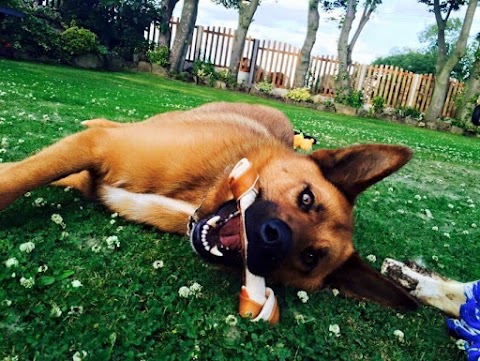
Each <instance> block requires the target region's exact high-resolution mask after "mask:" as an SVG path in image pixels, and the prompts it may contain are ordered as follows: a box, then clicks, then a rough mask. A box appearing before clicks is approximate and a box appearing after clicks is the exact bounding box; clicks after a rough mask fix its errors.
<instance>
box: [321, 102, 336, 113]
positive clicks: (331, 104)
mask: <svg viewBox="0 0 480 361" xmlns="http://www.w3.org/2000/svg"><path fill="white" fill-rule="evenodd" d="M322 104H323V106H324V107H325V110H328V111H329V112H333V111H335V102H334V101H333V99H325V100H324V101H323V102H322Z"/></svg>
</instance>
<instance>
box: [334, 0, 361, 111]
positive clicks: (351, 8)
mask: <svg viewBox="0 0 480 361" xmlns="http://www.w3.org/2000/svg"><path fill="white" fill-rule="evenodd" d="M356 6H357V1H356V0H348V5H347V12H346V14H345V19H344V20H343V25H342V30H341V31H340V37H339V38H338V47H337V51H338V74H337V78H336V79H335V99H337V100H338V101H339V102H340V103H342V102H344V101H345V99H346V98H347V97H348V94H349V92H350V81H349V78H350V77H349V74H348V65H349V64H348V59H349V52H350V50H349V45H348V37H349V35H350V31H351V30H352V23H353V21H354V20H355V13H356Z"/></svg>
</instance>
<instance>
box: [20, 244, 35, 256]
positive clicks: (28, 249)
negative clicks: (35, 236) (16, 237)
mask: <svg viewBox="0 0 480 361" xmlns="http://www.w3.org/2000/svg"><path fill="white" fill-rule="evenodd" d="M18 248H19V249H20V251H22V252H25V253H30V252H32V251H33V250H34V249H35V243H33V242H25V243H22V244H21V245H20V246H19V247H18Z"/></svg>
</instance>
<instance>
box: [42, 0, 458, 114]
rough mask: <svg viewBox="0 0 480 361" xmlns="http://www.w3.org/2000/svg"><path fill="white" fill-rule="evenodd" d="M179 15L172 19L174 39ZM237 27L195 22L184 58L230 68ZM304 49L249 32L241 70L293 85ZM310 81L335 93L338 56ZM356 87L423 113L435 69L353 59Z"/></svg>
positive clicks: (448, 107) (152, 33)
mask: <svg viewBox="0 0 480 361" xmlns="http://www.w3.org/2000/svg"><path fill="white" fill-rule="evenodd" d="M61 1H62V0H36V3H37V4H38V5H43V6H49V7H59V6H60V4H61ZM179 22H180V21H179V18H172V19H171V21H170V27H171V30H172V42H171V44H170V46H171V45H172V43H173V39H174V38H175V34H176V29H177V27H178V25H179ZM159 33H160V31H159V24H156V23H152V24H151V25H150V27H149V28H148V29H146V31H145V39H146V40H148V41H149V42H150V43H152V44H158V41H159ZM234 35H235V30H233V29H231V28H226V27H219V26H211V27H210V26H207V27H204V26H201V25H197V26H195V30H194V33H193V37H192V41H191V43H190V44H189V47H188V51H187V55H186V60H187V61H190V62H193V61H195V60H201V61H208V62H210V63H212V64H213V65H215V66H216V67H218V68H228V66H229V64H230V58H231V53H232V47H233V38H234ZM299 56H300V50H299V49H298V48H297V47H295V46H292V45H290V44H287V43H284V42H280V41H272V40H259V39H253V38H251V37H248V38H247V40H246V44H245V49H244V52H243V57H242V60H241V64H240V71H243V72H249V73H250V78H249V79H251V80H252V81H253V82H254V83H256V82H260V81H270V82H272V83H273V84H274V85H275V86H277V87H282V88H291V87H293V78H294V74H295V69H296V67H297V63H298V61H299ZM308 74H309V76H308V79H307V86H308V87H309V88H310V89H311V91H312V93H314V94H321V95H323V96H326V97H333V96H334V81H335V77H336V76H337V74H338V59H336V58H335V57H333V56H313V57H312V58H311V62H310V68H309V71H308ZM349 74H350V77H351V82H352V86H353V88H354V89H355V90H358V91H362V92H363V95H364V101H365V103H366V104H371V103H372V101H373V99H375V97H382V98H383V99H384V101H385V105H386V106H388V107H394V108H398V107H411V108H414V109H417V110H419V111H421V112H424V111H425V110H426V109H427V108H428V106H429V105H430V101H431V98H432V94H433V89H434V86H435V77H434V76H433V74H414V73H412V72H410V71H407V70H404V69H401V68H398V67H394V66H390V65H365V64H353V65H352V66H351V67H350V69H349ZM463 88H464V85H463V83H461V82H460V81H458V80H455V79H451V80H450V84H449V88H448V92H447V98H446V101H445V105H444V107H443V110H442V115H443V116H447V117H452V116H454V115H455V111H456V106H455V100H456V98H457V96H458V94H460V93H461V92H462V91H463Z"/></svg>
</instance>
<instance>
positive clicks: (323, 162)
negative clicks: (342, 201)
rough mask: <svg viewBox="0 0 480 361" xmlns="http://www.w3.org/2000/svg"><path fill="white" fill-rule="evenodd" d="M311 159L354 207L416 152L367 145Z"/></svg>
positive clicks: (319, 152) (321, 153) (317, 154)
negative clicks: (371, 189)
mask: <svg viewBox="0 0 480 361" xmlns="http://www.w3.org/2000/svg"><path fill="white" fill-rule="evenodd" d="M310 157H311V158H312V159H313V160H314V161H315V162H316V163H317V164H318V166H319V167H320V169H321V170H322V173H323V175H324V177H325V178H326V179H327V180H329V181H330V182H332V183H333V184H334V185H335V186H336V187H338V188H339V189H340V190H341V191H342V192H343V193H344V194H345V196H346V197H347V199H348V200H349V201H350V202H352V203H353V202H354V201H355V199H356V197H357V196H358V195H359V194H360V193H361V192H363V191H364V190H365V189H367V188H368V187H370V186H371V185H372V184H375V183H376V182H378V181H380V180H382V179H383V178H385V177H387V176H388V175H390V174H392V173H393V172H395V171H396V170H398V169H399V168H401V167H402V166H403V165H404V164H405V163H407V162H408V161H409V160H410V159H411V158H412V151H411V150H410V149H408V148H406V147H402V146H394V145H385V144H364V145H356V146H353V147H348V148H341V149H321V150H317V151H316V152H313V153H312V154H311V155H310Z"/></svg>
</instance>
